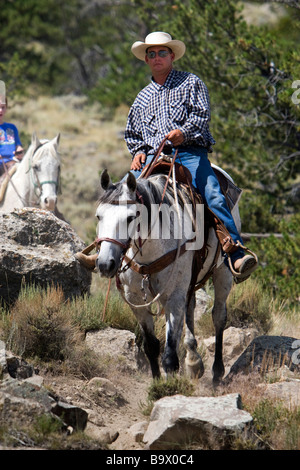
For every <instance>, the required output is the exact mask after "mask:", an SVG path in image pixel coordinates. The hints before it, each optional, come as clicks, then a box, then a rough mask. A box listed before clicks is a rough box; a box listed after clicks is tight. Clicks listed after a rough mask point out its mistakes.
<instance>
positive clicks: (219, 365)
mask: <svg viewBox="0 0 300 470" xmlns="http://www.w3.org/2000/svg"><path fill="white" fill-rule="evenodd" d="M100 183H101V188H102V189H101V191H102V194H101V196H100V199H99V205H98V207H97V210H96V217H97V218H98V220H99V223H98V227H97V237H98V238H97V239H96V245H97V247H98V249H99V252H98V256H97V260H96V268H97V270H98V271H99V273H100V275H102V276H105V277H107V278H112V277H114V276H116V278H117V285H118V287H119V289H120V291H121V293H122V295H123V297H124V299H125V301H126V302H127V303H128V304H129V305H130V307H131V309H132V311H133V312H134V314H135V316H136V318H137V320H138V322H139V325H140V327H141V331H142V335H143V339H144V350H145V353H146V355H147V357H148V359H149V362H150V366H151V370H152V375H153V377H159V376H160V366H159V360H158V358H159V353H160V345H159V341H158V339H157V338H156V336H155V332H154V322H153V316H154V315H155V312H154V313H153V308H152V306H153V303H154V302H155V303H156V301H157V302H159V303H160V306H161V307H163V311H164V313H165V317H166V339H165V348H164V353H163V356H162V366H163V370H164V372H165V374H168V373H173V372H176V371H177V370H178V369H179V360H178V347H179V342H180V339H181V336H182V332H183V327H184V322H185V336H184V345H185V349H186V357H185V369H186V373H187V375H188V376H189V377H191V378H196V377H201V376H202V374H203V372H204V367H203V362H202V359H201V357H200V355H199V353H198V351H197V341H196V339H195V336H194V307H195V290H196V289H197V288H198V287H199V286H201V285H202V283H205V282H206V280H207V279H208V277H212V280H213V285H214V290H215V299H214V306H213V311H212V315H213V322H214V326H215V333H216V347H215V360H214V364H213V381H214V383H218V382H219V381H220V379H221V378H222V376H223V375H224V364H223V359H222V341H223V331H224V328H225V324H226V317H227V314H226V299H227V297H228V294H229V292H230V290H231V286H232V274H231V271H230V270H229V268H228V267H227V266H226V265H225V264H224V262H223V261H224V258H223V256H222V254H221V250H220V245H219V242H218V239H217V237H216V235H215V230H214V228H211V227H207V231H206V237H204V238H205V239H206V240H207V243H206V244H205V245H204V248H202V251H201V250H200V251H199V248H201V247H202V241H203V240H201V231H202V232H203V229H204V227H203V225H202V226H200V225H199V221H200V223H202V224H203V217H202V216H201V214H202V215H203V210H202V209H203V207H204V206H203V204H198V205H197V208H198V206H199V208H200V209H201V208H202V209H201V210H200V211H199V214H200V216H199V221H198V222H197V228H196V229H195V230H194V229H193V228H192V226H191V224H190V223H187V219H188V217H186V214H185V213H184V212H185V210H184V209H185V207H186V206H189V207H191V199H190V198H189V195H184V194H183V195H181V197H180V198H179V200H177V201H176V199H177V194H182V191H179V192H177V191H175V188H173V187H172V186H170V185H169V186H168V187H167V190H166V192H165V195H164V199H163V204H161V203H162V194H163V192H164V188H165V183H166V176H164V175H155V176H150V177H149V178H147V179H144V178H139V179H138V180H136V179H135V178H134V176H133V175H132V174H131V173H129V175H128V177H127V179H126V178H125V180H124V181H122V182H120V183H117V184H112V183H111V180H110V177H109V175H108V173H107V171H106V170H104V172H103V173H102V175H101V181H100ZM159 207H160V209H159V210H158V208H159ZM163 207H164V210H165V209H166V207H169V208H170V209H171V208H172V211H171V212H172V213H171V217H169V218H168V217H167V216H166V213H163V211H162V208H163ZM153 208H154V209H155V210H153ZM174 208H175V210H173V209H174ZM157 211H158V212H157ZM142 213H143V214H144V215H143V217H142V215H141V214H142ZM172 214H173V215H172ZM176 214H177V215H176ZM196 214H197V211H196ZM176 216H177V218H176ZM164 218H165V222H164ZM234 218H235V222H236V224H237V227H239V226H240V221H239V214H238V210H236V211H235V215H234ZM175 221H176V223H175ZM164 224H165V227H163V225H164ZM176 224H177V227H176ZM178 224H179V225H180V226H181V228H183V226H184V225H185V226H189V229H188V230H185V229H184V230H181V232H180V231H178ZM166 227H167V229H168V230H169V233H168V234H167V235H166V236H162V235H163V231H164V230H165V229H166ZM168 230H165V233H167V232H168ZM176 230H177V234H178V233H179V234H180V235H176ZM153 232H155V234H153ZM169 235H170V236H169ZM175 235H176V236H175ZM197 238H198V242H200V244H199V243H198V246H197V242H195V240H196V239H197ZM195 243H196V245H193V244H195ZM194 248H197V249H198V251H196V250H195V249H194ZM196 253H198V254H199V253H200V254H202V260H201V259H200V261H201V265H200V268H199V266H198V269H196V270H193V269H192V267H193V266H195V261H196V258H195V254H196ZM193 273H196V276H197V278H196V279H193ZM195 284H196V288H195V287H194V286H195Z"/></svg>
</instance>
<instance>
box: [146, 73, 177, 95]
mask: <svg viewBox="0 0 300 470" xmlns="http://www.w3.org/2000/svg"><path fill="white" fill-rule="evenodd" d="M175 73H176V72H175V70H174V69H172V70H171V72H170V73H169V75H168V76H167V79H166V81H165V83H164V84H163V85H159V83H157V82H156V81H155V80H154V79H153V77H152V85H153V86H154V88H156V89H157V90H159V89H160V88H161V87H165V88H171V85H172V82H173V79H174V75H175Z"/></svg>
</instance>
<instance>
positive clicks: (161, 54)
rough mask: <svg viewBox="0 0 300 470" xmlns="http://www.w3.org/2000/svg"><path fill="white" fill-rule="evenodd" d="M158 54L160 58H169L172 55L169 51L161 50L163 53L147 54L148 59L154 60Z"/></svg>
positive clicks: (153, 52) (152, 52)
mask: <svg viewBox="0 0 300 470" xmlns="http://www.w3.org/2000/svg"><path fill="white" fill-rule="evenodd" d="M156 54H157V55H158V57H167V56H168V55H169V54H170V52H169V51H164V50H161V51H158V52H155V51H149V52H147V57H148V59H154V58H155V57H156Z"/></svg>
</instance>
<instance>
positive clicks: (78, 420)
mask: <svg viewBox="0 0 300 470" xmlns="http://www.w3.org/2000/svg"><path fill="white" fill-rule="evenodd" d="M51 412H52V413H53V414H55V415H56V416H59V417H60V418H61V419H62V420H63V422H64V423H65V424H66V425H67V426H72V428H73V429H76V431H83V430H84V429H85V427H86V424H87V420H88V414H87V412H86V411H85V410H83V409H82V408H79V407H78V406H74V405H71V404H69V403H65V402H62V401H58V402H57V403H55V405H53V406H52V408H51Z"/></svg>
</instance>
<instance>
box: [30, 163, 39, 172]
mask: <svg viewBox="0 0 300 470" xmlns="http://www.w3.org/2000/svg"><path fill="white" fill-rule="evenodd" d="M32 168H33V169H34V171H39V170H40V165H38V164H37V163H36V164H35V165H32Z"/></svg>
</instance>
